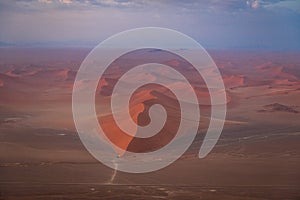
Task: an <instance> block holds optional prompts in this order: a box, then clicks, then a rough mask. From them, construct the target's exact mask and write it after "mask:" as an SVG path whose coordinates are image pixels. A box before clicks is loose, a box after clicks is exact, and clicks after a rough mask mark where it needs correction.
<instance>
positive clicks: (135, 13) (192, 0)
mask: <svg viewBox="0 0 300 200" xmlns="http://www.w3.org/2000/svg"><path fill="white" fill-rule="evenodd" d="M0 26H1V29H0V42H1V43H2V44H6V43H8V44H15V45H22V46H24V45H25V46H26V45H31V46H32V45H42V46H47V45H50V46H94V45H96V44H98V43H99V42H101V41H102V40H104V39H105V38H107V37H109V36H111V35H113V34H115V33H118V32H120V31H124V30H127V29H131V28H137V27H145V26H159V27H166V28H171V29H175V30H178V31H181V32H183V33H185V34H187V35H189V36H191V37H193V38H194V39H196V40H197V41H198V42H199V43H200V44H202V45H203V46H204V47H205V48H215V49H227V48H237V49H274V50H295V49H297V50H300V41H299V35H300V1H299V0H226V1H225V0H186V1H183V0H182V1H180V0H152V1H150V0H149V1H148V0H39V1H33V0H17V1H11V0H2V1H0Z"/></svg>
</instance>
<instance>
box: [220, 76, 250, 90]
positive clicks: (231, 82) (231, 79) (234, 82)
mask: <svg viewBox="0 0 300 200" xmlns="http://www.w3.org/2000/svg"><path fill="white" fill-rule="evenodd" d="M223 81H224V84H225V87H226V88H236V87H241V86H244V85H245V77H244V76H243V75H230V76H228V75H225V76H223Z"/></svg>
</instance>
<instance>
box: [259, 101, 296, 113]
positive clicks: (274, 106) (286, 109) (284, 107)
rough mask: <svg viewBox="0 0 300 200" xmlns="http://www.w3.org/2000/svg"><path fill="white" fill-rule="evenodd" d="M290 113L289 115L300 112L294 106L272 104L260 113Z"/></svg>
mask: <svg viewBox="0 0 300 200" xmlns="http://www.w3.org/2000/svg"><path fill="white" fill-rule="evenodd" d="M275 111H280V112H289V113H299V111H297V110H295V109H294V108H293V107H292V106H287V105H283V104H280V103H272V104H268V105H265V106H264V109H263V110H259V112H275Z"/></svg>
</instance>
